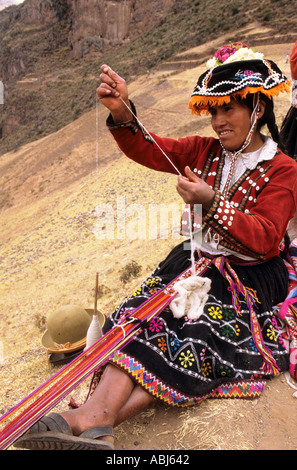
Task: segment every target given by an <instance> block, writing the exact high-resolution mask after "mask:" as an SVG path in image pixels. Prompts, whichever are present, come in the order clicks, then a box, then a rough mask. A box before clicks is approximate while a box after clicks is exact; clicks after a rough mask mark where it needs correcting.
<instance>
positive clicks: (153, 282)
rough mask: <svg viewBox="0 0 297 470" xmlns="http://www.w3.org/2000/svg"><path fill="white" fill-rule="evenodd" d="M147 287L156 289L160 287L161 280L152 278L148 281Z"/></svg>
mask: <svg viewBox="0 0 297 470" xmlns="http://www.w3.org/2000/svg"><path fill="white" fill-rule="evenodd" d="M146 285H147V286H149V287H156V286H159V285H160V279H158V278H156V277H150V278H148V279H147V280H146Z"/></svg>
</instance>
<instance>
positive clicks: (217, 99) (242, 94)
mask: <svg viewBox="0 0 297 470" xmlns="http://www.w3.org/2000/svg"><path fill="white" fill-rule="evenodd" d="M290 85H291V82H290V81H289V80H288V81H287V82H286V83H280V84H279V85H277V86H276V87H274V88H272V89H271V90H264V89H263V87H255V88H253V87H245V88H244V89H243V90H241V91H238V92H236V93H234V94H232V95H227V96H199V95H196V96H195V95H194V96H192V98H191V100H190V102H189V109H191V111H192V114H197V115H198V116H200V115H201V114H202V113H203V114H209V107H211V106H223V105H224V104H228V103H230V101H231V98H235V99H236V98H237V97H239V98H242V99H245V98H246V96H247V95H248V94H249V93H257V92H258V91H259V92H261V93H263V94H264V95H266V96H268V97H269V98H270V99H271V98H272V97H273V96H277V95H278V94H279V93H281V92H283V93H290V90H291V88H290Z"/></svg>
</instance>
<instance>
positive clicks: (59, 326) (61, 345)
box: [41, 305, 105, 362]
mask: <svg viewBox="0 0 297 470" xmlns="http://www.w3.org/2000/svg"><path fill="white" fill-rule="evenodd" d="M93 314H94V309H91V308H90V309H84V308H82V307H79V306H78V305H64V306H62V307H59V308H58V309H57V310H55V311H54V312H52V313H50V314H49V316H48V318H47V322H46V324H47V330H46V331H45V333H44V334H43V336H42V338H41V344H42V346H43V347H44V348H45V349H46V350H47V352H48V353H54V354H59V358H60V359H61V360H63V359H65V358H66V359H67V358H68V357H69V355H70V356H71V357H72V356H73V353H75V352H77V351H81V350H82V349H84V347H85V346H86V335H87V331H88V328H89V326H90V324H91V321H92V317H93ZM97 314H98V318H99V323H100V326H101V327H102V326H103V325H104V323H105V316H104V315H103V314H102V313H101V312H99V311H97ZM65 355H66V357H65ZM75 355H77V354H74V356H73V357H75ZM59 358H58V356H56V359H57V360H56V361H55V360H53V361H51V362H61V361H60V359H59Z"/></svg>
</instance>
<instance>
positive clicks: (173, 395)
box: [111, 351, 266, 407]
mask: <svg viewBox="0 0 297 470" xmlns="http://www.w3.org/2000/svg"><path fill="white" fill-rule="evenodd" d="M111 360H112V362H114V363H115V364H117V365H118V366H119V367H122V368H123V369H124V370H126V371H127V372H128V373H129V374H130V375H131V376H132V377H133V378H134V379H135V380H136V381H137V383H139V384H140V385H141V386H142V387H143V388H144V389H146V390H147V391H148V392H149V393H151V394H152V395H153V396H154V397H155V398H158V399H160V400H162V401H163V402H165V403H167V404H168V405H171V406H178V407H185V406H193V405H196V404H198V403H201V402H202V401H203V400H205V399H206V398H259V397H260V396H261V394H262V392H263V390H264V387H265V385H266V381H265V380H262V379H259V378H258V379H257V378H255V380H253V381H250V380H247V381H244V380H242V381H238V382H226V383H222V384H220V385H219V386H218V387H216V388H215V389H214V390H213V391H211V392H210V393H208V394H205V395H202V396H199V397H189V396H187V395H185V394H182V393H179V392H177V391H176V390H174V389H172V388H171V387H169V386H168V385H167V384H165V383H163V382H162V381H161V380H159V379H158V378H157V377H155V376H154V375H153V374H152V373H150V372H148V371H146V370H145V369H144V368H143V367H142V365H141V364H140V363H139V362H138V361H137V360H135V359H134V358H132V357H129V356H128V355H125V354H123V353H122V352H120V351H119V352H117V353H115V354H114V356H113V357H112V359H111ZM224 374H226V375H225V376H226V377H228V370H227V369H225V370H224V369H222V376H224Z"/></svg>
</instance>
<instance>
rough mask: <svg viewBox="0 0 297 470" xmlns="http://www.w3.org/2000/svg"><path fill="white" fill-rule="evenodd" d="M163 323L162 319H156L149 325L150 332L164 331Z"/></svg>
mask: <svg viewBox="0 0 297 470" xmlns="http://www.w3.org/2000/svg"><path fill="white" fill-rule="evenodd" d="M163 326H164V325H163V321H162V320H161V319H160V318H154V319H153V320H152V321H151V322H150V325H149V330H150V331H152V332H153V333H154V332H157V333H159V331H162V330H163Z"/></svg>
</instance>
